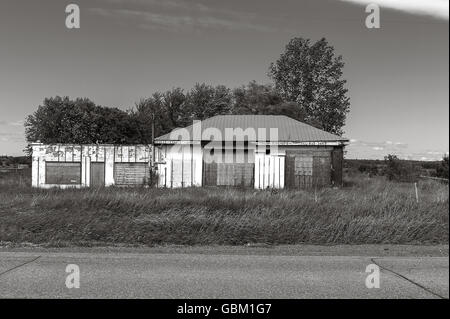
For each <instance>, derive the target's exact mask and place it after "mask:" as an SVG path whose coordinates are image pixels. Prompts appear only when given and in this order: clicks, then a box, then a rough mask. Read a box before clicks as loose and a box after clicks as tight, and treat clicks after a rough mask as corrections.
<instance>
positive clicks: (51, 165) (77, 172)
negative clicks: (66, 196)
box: [45, 162, 81, 185]
mask: <svg viewBox="0 0 450 319" xmlns="http://www.w3.org/2000/svg"><path fill="white" fill-rule="evenodd" d="M45 183H46V184H58V185H66V184H67V185H70V184H81V163H73V162H70V163H69V162H46V163H45Z"/></svg>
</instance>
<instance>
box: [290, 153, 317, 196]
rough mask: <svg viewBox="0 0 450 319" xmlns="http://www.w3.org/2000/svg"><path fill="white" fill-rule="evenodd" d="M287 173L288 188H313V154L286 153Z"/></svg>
mask: <svg viewBox="0 0 450 319" xmlns="http://www.w3.org/2000/svg"><path fill="white" fill-rule="evenodd" d="M285 172H286V175H285V185H286V187H287V188H300V189H307V188H311V187H312V183H313V156H312V154H310V153H305V154H298V153H288V152H286V169H285Z"/></svg>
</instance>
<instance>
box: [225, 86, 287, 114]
mask: <svg viewBox="0 0 450 319" xmlns="http://www.w3.org/2000/svg"><path fill="white" fill-rule="evenodd" d="M233 97H234V105H233V113H234V114H264V113H265V112H266V110H267V109H269V108H270V107H272V106H274V105H278V104H280V103H282V102H283V99H282V98H281V96H280V95H279V94H278V92H277V91H276V90H275V89H274V87H273V85H271V84H258V83H256V81H251V82H250V83H248V84H247V85H243V86H241V87H239V88H236V89H234V90H233Z"/></svg>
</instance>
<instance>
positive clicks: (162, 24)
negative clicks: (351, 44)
mask: <svg viewBox="0 0 450 319" xmlns="http://www.w3.org/2000/svg"><path fill="white" fill-rule="evenodd" d="M103 1H106V2H108V3H109V4H112V6H111V7H108V8H105V7H102V8H100V7H95V8H91V9H89V11H90V12H91V13H92V14H96V15H99V16H103V17H111V18H114V19H117V20H118V21H119V20H120V19H121V18H122V19H128V20H130V21H134V23H135V25H136V26H138V27H140V28H143V29H167V30H171V31H186V30H189V29H199V30H201V29H219V30H253V31H261V32H270V31H274V30H276V28H274V27H271V26H269V25H267V24H265V23H261V22H258V21H256V20H257V18H258V16H257V15H255V14H253V13H248V12H240V11H233V10H226V9H219V8H213V7H210V6H207V5H205V4H202V3H190V2H189V3H188V2H185V1H183V0H178V1H176V0H169V1H158V0H148V1H144V0H127V1H124V0H103ZM119 4H120V6H119Z"/></svg>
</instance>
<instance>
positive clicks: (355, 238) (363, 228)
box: [0, 171, 449, 246]
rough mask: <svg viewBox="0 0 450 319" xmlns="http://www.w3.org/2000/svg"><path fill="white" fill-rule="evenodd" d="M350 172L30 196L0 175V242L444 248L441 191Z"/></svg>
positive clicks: (19, 180) (25, 179) (22, 184)
mask: <svg viewBox="0 0 450 319" xmlns="http://www.w3.org/2000/svg"><path fill="white" fill-rule="evenodd" d="M418 192H419V202H418V203H417V202H416V198H415V191H414V185H413V184H411V183H398V182H389V181H386V180H385V179H384V177H379V176H377V177H372V178H370V177H368V176H365V175H362V174H352V175H351V176H347V177H346V185H345V187H344V188H341V189H332V188H327V189H321V190H318V191H316V192H315V191H287V190H283V191H270V190H267V191H256V190H253V189H225V188H188V189H178V190H177V189H173V190H171V189H149V188H115V187H112V188H104V189H81V190H75V189H72V190H57V189H52V190H38V189H32V188H31V187H30V180H29V171H24V172H23V173H22V174H20V173H19V174H18V173H13V174H2V175H0V243H2V242H3V244H5V243H9V244H13V245H14V244H23V243H32V244H40V245H46V246H98V245H100V246H101V245H136V246H141V245H142V246H155V245H245V244H328V245H335V244H378V243H383V244H447V243H448V236H449V214H448V209H449V205H448V197H449V189H448V185H445V184H441V183H439V182H435V181H421V182H419V184H418Z"/></svg>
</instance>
